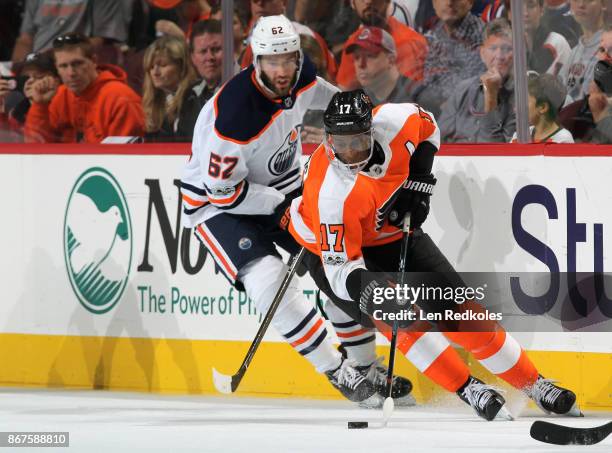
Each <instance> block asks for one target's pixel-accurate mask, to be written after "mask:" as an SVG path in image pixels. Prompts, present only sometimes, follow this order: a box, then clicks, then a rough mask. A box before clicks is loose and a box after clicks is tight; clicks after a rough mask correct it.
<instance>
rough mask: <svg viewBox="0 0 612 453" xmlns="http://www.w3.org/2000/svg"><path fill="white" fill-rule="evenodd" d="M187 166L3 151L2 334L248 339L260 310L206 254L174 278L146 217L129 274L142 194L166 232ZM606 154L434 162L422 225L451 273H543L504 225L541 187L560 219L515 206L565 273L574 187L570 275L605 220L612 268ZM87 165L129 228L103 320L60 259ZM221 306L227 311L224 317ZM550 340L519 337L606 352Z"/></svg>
mask: <svg viewBox="0 0 612 453" xmlns="http://www.w3.org/2000/svg"><path fill="white" fill-rule="evenodd" d="M185 159H186V157H185V156H136V155H121V156H120V155H36V156H30V155H10V154H3V155H0V180H1V181H2V187H3V190H2V192H1V195H0V199H1V200H2V212H3V218H4V221H3V222H2V235H1V239H0V241H1V243H0V247H1V250H2V253H1V255H0V275H2V282H3V289H4V291H3V295H4V301H3V303H2V304H0V332H2V333H29V334H58V335H80V336H119V337H152V338H176V339H203V340H211V339H215V340H250V339H252V336H253V334H254V332H255V330H256V329H257V319H258V317H259V316H258V314H255V313H254V311H253V308H252V306H251V309H250V312H249V304H248V302H247V301H246V300H245V298H244V296H239V295H238V293H237V292H236V291H235V290H230V287H229V284H228V283H227V282H226V280H225V279H224V277H223V276H222V275H221V274H215V271H214V265H213V263H212V259H211V257H210V256H209V257H207V258H206V262H205V264H204V266H203V268H202V269H201V270H200V271H199V272H198V273H197V274H196V275H189V274H188V273H187V272H186V271H185V269H184V267H183V265H182V264H181V258H180V256H178V259H177V266H176V270H175V272H174V273H173V272H172V269H171V265H170V259H169V256H168V252H167V250H166V243H165V242H164V238H163V237H162V233H161V227H160V222H159V220H158V216H157V214H156V211H155V210H153V212H152V216H151V221H150V235H149V250H148V263H149V264H150V265H151V266H152V267H153V271H151V272H145V271H143V270H138V268H139V266H140V267H142V264H143V261H144V256H145V253H144V251H145V243H146V239H147V214H148V208H149V199H150V195H151V191H150V187H152V186H158V187H159V188H160V190H161V195H162V198H161V200H162V201H163V204H164V209H165V212H166V215H167V217H168V219H169V225H170V226H171V231H172V234H173V235H174V228H175V225H176V215H177V209H178V203H179V198H178V190H177V187H176V186H175V185H174V184H173V181H174V180H175V179H177V178H178V177H179V175H180V169H181V166H182V164H183V162H184V161H185ZM609 159H610V158H606V157H601V158H597V157H583V158H576V157H543V156H525V157H499V156H496V157H475V156H464V157H450V156H440V157H439V158H438V159H437V161H436V167H435V169H436V177H437V178H438V185H437V186H436V192H435V195H434V197H433V200H432V214H431V215H430V217H429V219H428V221H427V223H426V224H425V228H426V230H427V231H428V232H429V233H430V235H431V236H432V237H433V238H434V239H435V240H436V241H437V243H438V244H439V246H440V248H441V249H442V250H443V251H444V252H445V253H446V254H447V256H448V258H449V259H450V261H451V262H452V263H453V264H455V265H456V267H457V268H458V269H459V270H471V271H544V270H546V267H545V266H544V265H543V263H541V262H539V261H538V260H536V259H535V258H534V257H533V256H532V255H530V254H529V253H527V252H526V251H525V250H524V249H522V248H521V247H520V246H519V245H518V244H517V242H516V240H515V238H514V236H513V233H512V226H511V225H512V224H511V219H512V217H511V216H512V206H513V202H514V200H515V196H516V194H517V193H518V192H519V191H520V190H521V189H523V188H524V187H526V186H529V185H539V186H542V188H543V189H542V190H545V191H548V192H549V193H550V194H551V195H552V197H553V198H554V202H555V205H556V208H557V214H558V215H557V216H558V218H557V219H549V218H548V214H547V212H546V209H545V208H544V206H543V205H541V204H531V205H529V206H527V207H525V208H524V209H523V211H522V215H521V219H522V220H521V224H522V226H523V228H524V229H525V230H526V231H529V232H530V233H531V234H532V235H533V236H535V237H536V238H538V239H539V240H541V241H542V242H544V243H545V244H547V245H548V247H550V249H551V250H552V251H553V252H554V254H555V256H556V259H557V260H558V262H559V265H560V269H561V270H562V271H563V270H566V256H567V245H566V238H567V212H568V208H567V207H568V202H567V191H568V190H570V191H571V190H572V189H575V198H576V219H577V221H578V222H583V223H585V224H586V242H584V243H579V244H578V245H577V258H576V266H577V269H578V270H579V271H585V272H588V271H592V270H593V259H594V247H593V244H594V236H593V231H594V229H593V228H594V227H593V225H594V224H596V223H597V224H603V240H602V243H603V257H604V270H605V271H611V270H612V263H611V262H610V254H609V253H608V251H609V250H612V232H610V231H611V229H612V191H610V190H609V188H610V181H611V180H612V165H610V164H609V162H610V161H609ZM92 167H101V168H103V169H105V170H106V171H107V172H109V173H110V174H111V175H112V176H113V177H114V178H115V179H116V181H117V183H118V184H119V186H120V187H121V189H122V191H123V193H124V194H125V198H126V200H127V206H128V210H129V215H130V218H131V225H132V231H131V233H132V234H131V244H132V260H131V265H130V269H129V278H128V280H127V287H126V289H125V291H124V292H123V294H122V297H121V298H120V299H119V301H118V303H117V304H116V305H115V306H114V308H112V309H110V310H109V311H108V312H106V313H104V314H93V313H91V312H90V311H88V310H86V309H85V308H84V307H83V305H81V304H80V303H79V301H78V299H77V297H76V295H75V291H74V290H73V287H72V286H71V283H70V279H69V277H68V272H67V265H66V260H65V254H64V221H65V215H66V210H67V206H68V200H69V198H70V194H71V191H72V189H73V186H74V185H75V182H76V181H77V180H78V179H79V177H80V176H81V175H82V174H83V173H84V172H86V171H87V170H88V169H90V168H92ZM146 181H148V183H147V182H146ZM147 184H149V185H147ZM198 246H199V244H197V242H196V241H195V238H193V237H191V240H190V248H189V250H190V257H191V259H190V262H191V264H192V265H193V264H194V263H195V262H196V257H197V253H198ZM178 255H180V252H178ZM176 256H177V255H176V253H175V254H174V257H175V258H176ZM301 286H302V288H303V289H305V290H307V291H313V290H314V285H313V283H312V282H311V281H310V280H309V279H302V281H301ZM149 287H150V288H151V290H152V292H153V293H154V294H155V295H156V296H157V297H159V296H160V295H163V296H164V297H165V298H166V304H165V306H164V308H165V311H164V312H161V309H160V307H159V306H157V310H155V309H154V308H155V306H153V305H151V306H150V305H149V301H150V299H149V298H148V297H146V298H145V300H144V303H143V298H142V297H141V296H142V294H146V293H147V291H144V292H143V291H142V290H139V289H138V288H149ZM172 288H175V290H174V294H176V293H177V291H179V292H180V294H181V295H183V296H190V297H200V298H202V297H206V298H207V299H206V300H208V302H209V305H208V306H207V310H208V314H202V312H201V311H202V305H201V304H200V305H199V306H198V307H199V309H198V312H197V313H193V312H190V310H187V312H182V311H181V305H180V302H179V303H176V304H174V305H173V304H172V294H173V292H172ZM230 291H231V292H230ZM230 296H231V299H232V300H231V301H230V300H229V299H230ZM239 297H242V299H239ZM212 298H214V301H213V300H212ZM312 299H313V296H312V295H311V300H312ZM200 300H202V299H200ZM239 301H240V302H242V303H239ZM219 302H221V306H220V305H219ZM230 306H231V309H230V308H229V307H230ZM151 307H152V308H151ZM223 308H225V312H224V313H223V314H221V313H220V310H221V311H223ZM211 309H212V310H213V313H212V314H211V313H210V310H211ZM230 310H231V313H230ZM552 335H553V334H522V335H517V336H518V337H519V339H521V340H524V342H523V345H524V346H526V347H527V348H529V349H542V350H559V351H562V350H569V351H592V352H612V334H610V333H606V334H593V333H590V334H586V333H563V334H554V336H552ZM551 338H554V341H551ZM266 340H267V341H281V338H280V337H279V336H278V335H277V334H276V333H274V332H270V333H268V334H267V336H266Z"/></svg>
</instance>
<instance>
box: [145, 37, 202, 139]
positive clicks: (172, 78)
mask: <svg viewBox="0 0 612 453" xmlns="http://www.w3.org/2000/svg"><path fill="white" fill-rule="evenodd" d="M144 68H145V80H144V88H143V96H142V105H143V110H144V113H145V119H146V131H147V133H146V136H145V140H147V141H185V142H186V141H191V138H192V136H193V126H194V125H195V120H196V119H197V116H198V113H199V111H200V108H201V105H202V104H201V101H200V100H199V99H198V97H197V96H196V93H195V92H194V90H193V89H192V88H193V85H194V83H195V82H196V74H195V71H194V69H193V66H192V65H191V62H190V58H189V51H188V49H187V45H186V44H185V41H184V40H182V39H180V38H177V37H174V36H162V37H161V38H158V39H156V40H155V41H154V42H153V44H151V45H150V46H149V47H148V48H147V51H146V52H145V55H144ZM185 123H187V124H185Z"/></svg>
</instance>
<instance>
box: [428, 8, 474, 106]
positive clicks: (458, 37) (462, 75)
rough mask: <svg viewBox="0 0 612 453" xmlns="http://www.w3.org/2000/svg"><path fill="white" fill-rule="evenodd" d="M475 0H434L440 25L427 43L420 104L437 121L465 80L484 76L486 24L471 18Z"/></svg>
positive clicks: (432, 32)
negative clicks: (443, 108)
mask: <svg viewBox="0 0 612 453" xmlns="http://www.w3.org/2000/svg"><path fill="white" fill-rule="evenodd" d="M472 3H473V0H433V5H434V8H435V10H436V14H437V15H438V17H439V19H440V21H439V23H438V24H437V25H436V26H435V27H434V28H433V29H432V31H431V33H430V34H429V35H428V37H427V39H428V42H429V53H428V54H427V59H426V60H425V72H424V79H423V84H422V90H421V91H420V92H419V93H418V95H417V96H418V97H417V100H418V102H419V104H421V105H422V106H423V107H425V109H427V110H429V111H431V112H432V113H433V114H434V115H435V116H436V117H437V116H439V114H440V106H441V105H442V103H443V102H444V101H446V100H447V99H448V98H449V97H450V95H451V94H452V93H453V92H454V91H455V89H456V87H457V85H458V84H459V83H461V82H462V81H463V80H466V79H469V78H471V77H474V76H477V75H479V74H482V72H483V71H484V69H485V68H484V66H483V63H482V61H481V59H480V52H479V49H480V46H481V44H482V33H483V29H484V23H483V22H482V20H480V19H479V18H478V17H476V16H474V15H473V14H470V8H471V7H472Z"/></svg>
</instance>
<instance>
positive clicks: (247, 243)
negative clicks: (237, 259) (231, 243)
mask: <svg viewBox="0 0 612 453" xmlns="http://www.w3.org/2000/svg"><path fill="white" fill-rule="evenodd" d="M252 246H253V242H252V241H251V240H250V239H249V238H240V240H239V241H238V247H239V248H240V250H248V249H250V248H251V247H252Z"/></svg>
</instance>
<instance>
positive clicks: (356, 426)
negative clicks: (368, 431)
mask: <svg viewBox="0 0 612 453" xmlns="http://www.w3.org/2000/svg"><path fill="white" fill-rule="evenodd" d="M367 427H368V422H348V429H364V428H367Z"/></svg>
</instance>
